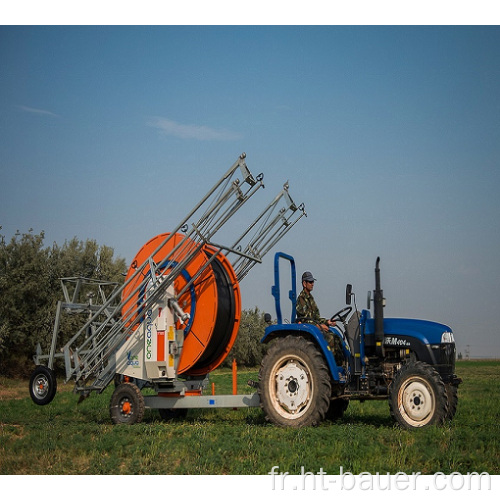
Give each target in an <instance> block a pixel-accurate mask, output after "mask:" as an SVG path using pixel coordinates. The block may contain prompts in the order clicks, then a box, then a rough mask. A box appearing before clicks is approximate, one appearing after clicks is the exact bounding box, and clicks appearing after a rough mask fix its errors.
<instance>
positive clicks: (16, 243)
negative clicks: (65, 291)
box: [0, 230, 126, 375]
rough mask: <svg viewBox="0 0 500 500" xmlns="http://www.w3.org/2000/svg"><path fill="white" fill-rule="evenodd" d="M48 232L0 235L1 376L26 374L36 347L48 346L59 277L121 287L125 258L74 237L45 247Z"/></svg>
mask: <svg viewBox="0 0 500 500" xmlns="http://www.w3.org/2000/svg"><path fill="white" fill-rule="evenodd" d="M44 236H45V235H44V233H43V232H41V233H40V234H33V233H32V231H31V230H30V232H28V233H25V234H20V233H19V232H18V234H16V235H15V236H14V237H13V238H12V239H11V240H10V242H8V243H7V242H6V241H5V237H4V236H3V235H0V373H2V374H5V375H25V374H27V373H29V372H30V371H31V370H32V368H33V365H32V363H31V357H32V355H33V354H34V352H35V348H36V345H37V343H38V342H40V343H41V344H42V345H43V346H44V347H45V346H47V345H49V342H50V339H51V337H52V328H53V324H54V316H55V309H56V304H57V301H58V300H60V299H61V285H60V281H59V280H60V278H62V277H69V276H83V277H86V278H95V279H101V280H108V281H117V282H123V275H122V273H124V272H125V271H126V265H125V261H124V259H116V258H114V252H113V249H111V248H110V247H106V246H101V247H100V246H99V245H98V244H97V243H96V242H95V241H94V240H87V241H86V242H82V241H79V240H77V239H76V238H73V239H72V240H70V241H69V242H65V243H64V245H62V247H59V246H58V245H57V244H55V243H54V244H53V246H52V247H44V244H43V240H44Z"/></svg>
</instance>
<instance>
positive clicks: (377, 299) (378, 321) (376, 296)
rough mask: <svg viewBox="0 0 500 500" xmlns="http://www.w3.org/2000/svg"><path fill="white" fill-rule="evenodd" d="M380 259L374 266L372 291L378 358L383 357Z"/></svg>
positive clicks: (382, 296) (382, 293) (382, 306)
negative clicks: (373, 287)
mask: <svg viewBox="0 0 500 500" xmlns="http://www.w3.org/2000/svg"><path fill="white" fill-rule="evenodd" d="M379 264H380V257H377V262H376V264H375V290H374V291H373V314H374V316H375V317H374V322H375V347H376V353H377V356H379V357H384V292H383V290H382V289H381V288H380V268H379Z"/></svg>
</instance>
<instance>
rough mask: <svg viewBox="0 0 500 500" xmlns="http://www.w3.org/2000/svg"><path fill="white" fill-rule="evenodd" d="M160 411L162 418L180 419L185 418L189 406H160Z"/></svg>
mask: <svg viewBox="0 0 500 500" xmlns="http://www.w3.org/2000/svg"><path fill="white" fill-rule="evenodd" d="M158 412H159V413H160V417H161V418H162V420H166V421H169V420H178V419H181V418H185V417H186V415H187V412H188V411H187V408H179V409H172V408H160V409H159V410H158Z"/></svg>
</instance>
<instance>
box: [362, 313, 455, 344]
mask: <svg viewBox="0 0 500 500" xmlns="http://www.w3.org/2000/svg"><path fill="white" fill-rule="evenodd" d="M445 332H449V333H450V334H451V333H452V329H451V328H450V327H449V326H447V325H444V324H442V323H435V322H434V321H427V320H422V319H405V318H384V336H385V337H387V336H388V335H394V336H403V335H404V336H407V337H414V338H416V339H418V340H420V341H421V342H422V343H424V344H440V343H441V340H442V336H443V333H445ZM374 333H375V322H374V320H373V319H372V318H370V319H368V320H367V322H366V330H365V334H366V335H370V334H374ZM448 342H449V340H448Z"/></svg>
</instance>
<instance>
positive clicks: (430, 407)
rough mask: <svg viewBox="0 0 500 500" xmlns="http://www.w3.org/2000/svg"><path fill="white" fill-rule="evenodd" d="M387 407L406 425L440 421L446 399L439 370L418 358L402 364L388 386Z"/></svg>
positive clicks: (446, 410)
mask: <svg viewBox="0 0 500 500" xmlns="http://www.w3.org/2000/svg"><path fill="white" fill-rule="evenodd" d="M389 407H390V410H391V415H392V417H393V418H394V420H396V422H397V423H398V424H399V425H400V426H401V427H405V428H407V429H414V428H417V427H425V426H427V425H433V424H441V423H443V422H444V420H445V418H446V415H447V412H448V400H447V397H446V390H445V385H444V382H443V380H442V379H441V377H440V376H439V373H438V372H437V371H436V370H435V369H434V368H433V367H432V366H430V365H428V364H427V363H423V362H421V361H412V362H410V363H408V364H406V365H403V367H402V368H401V369H400V370H399V372H398V373H397V374H396V376H395V377H394V380H393V381H392V384H391V386H390V388H389Z"/></svg>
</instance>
